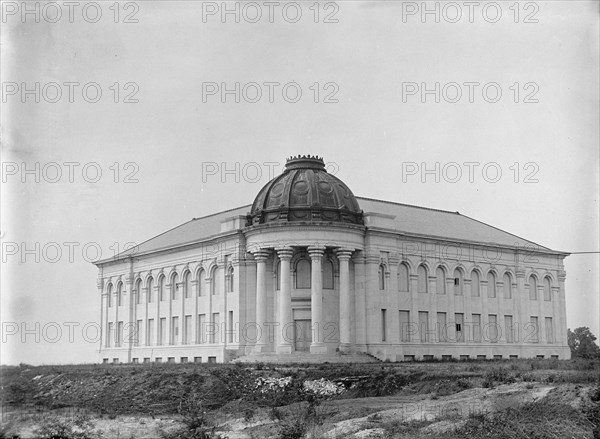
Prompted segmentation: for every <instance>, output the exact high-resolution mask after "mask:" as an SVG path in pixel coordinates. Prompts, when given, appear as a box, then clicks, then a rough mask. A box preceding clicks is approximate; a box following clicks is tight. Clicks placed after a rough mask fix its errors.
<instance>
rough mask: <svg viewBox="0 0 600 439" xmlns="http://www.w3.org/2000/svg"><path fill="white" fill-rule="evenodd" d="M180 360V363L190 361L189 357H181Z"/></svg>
mask: <svg viewBox="0 0 600 439" xmlns="http://www.w3.org/2000/svg"><path fill="white" fill-rule="evenodd" d="M179 362H180V363H187V362H188V357H181V358H180V359H179Z"/></svg>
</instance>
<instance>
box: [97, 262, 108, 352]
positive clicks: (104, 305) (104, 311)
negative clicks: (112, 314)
mask: <svg viewBox="0 0 600 439" xmlns="http://www.w3.org/2000/svg"><path fill="white" fill-rule="evenodd" d="M100 270H102V269H100ZM96 287H97V288H98V292H99V293H100V351H102V349H104V346H105V345H106V340H108V338H107V335H106V332H107V328H108V325H107V323H106V321H105V320H104V317H105V316H108V302H107V300H106V299H105V296H106V295H105V294H104V279H102V277H100V276H98V280H97V281H96Z"/></svg>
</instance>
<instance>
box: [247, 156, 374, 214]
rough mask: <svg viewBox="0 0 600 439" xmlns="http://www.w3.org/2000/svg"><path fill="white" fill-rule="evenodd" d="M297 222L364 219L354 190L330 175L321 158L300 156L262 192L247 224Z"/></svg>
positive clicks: (289, 163) (253, 206)
mask: <svg viewBox="0 0 600 439" xmlns="http://www.w3.org/2000/svg"><path fill="white" fill-rule="evenodd" d="M294 221H309V222H338V223H350V224H361V225H362V224H363V216H362V210H360V207H359V206H358V201H356V198H355V197H354V194H353V193H352V191H351V190H350V189H348V186H346V185H345V184H344V183H343V182H342V181H341V180H340V179H339V178H337V177H335V176H334V175H331V174H330V173H328V172H327V170H326V169H325V163H324V162H323V159H322V158H320V157H311V156H302V157H301V156H298V157H291V158H289V159H287V162H286V166H285V170H284V171H283V174H281V175H279V176H278V177H275V178H274V179H273V180H271V181H270V182H268V183H267V184H266V185H265V186H264V187H263V188H262V189H261V190H260V192H259V193H258V195H257V196H256V199H255V200H254V203H253V204H252V210H251V212H250V214H249V215H248V225H257V224H264V223H269V222H294Z"/></svg>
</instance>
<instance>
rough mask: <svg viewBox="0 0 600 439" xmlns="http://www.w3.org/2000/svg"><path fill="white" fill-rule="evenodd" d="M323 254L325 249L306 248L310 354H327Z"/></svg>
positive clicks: (316, 247)
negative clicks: (310, 329)
mask: <svg viewBox="0 0 600 439" xmlns="http://www.w3.org/2000/svg"><path fill="white" fill-rule="evenodd" d="M324 253H325V247H318V246H314V247H308V254H309V255H310V259H311V284H310V285H311V288H310V309H311V319H312V322H311V323H312V328H313V338H312V343H311V345H310V353H311V354H324V353H327V346H325V343H323V272H322V268H321V261H322V259H323V254H324ZM282 271H283V270H282Z"/></svg>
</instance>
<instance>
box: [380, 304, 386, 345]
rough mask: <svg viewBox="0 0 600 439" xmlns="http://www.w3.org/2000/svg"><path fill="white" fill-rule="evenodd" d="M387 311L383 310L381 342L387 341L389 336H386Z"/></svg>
mask: <svg viewBox="0 0 600 439" xmlns="http://www.w3.org/2000/svg"><path fill="white" fill-rule="evenodd" d="M385 312H386V310H385V309H382V310H381V341H386V338H387V334H386V326H387V325H386V321H385Z"/></svg>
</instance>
